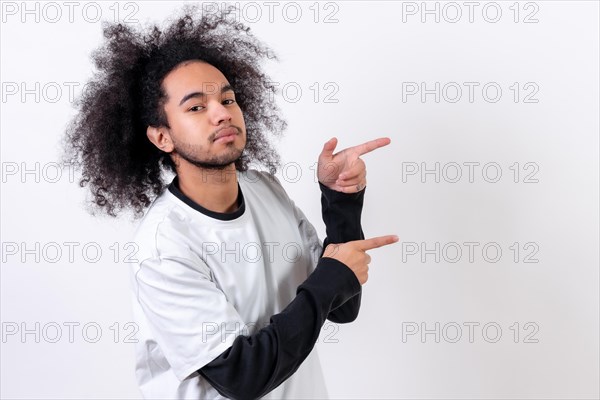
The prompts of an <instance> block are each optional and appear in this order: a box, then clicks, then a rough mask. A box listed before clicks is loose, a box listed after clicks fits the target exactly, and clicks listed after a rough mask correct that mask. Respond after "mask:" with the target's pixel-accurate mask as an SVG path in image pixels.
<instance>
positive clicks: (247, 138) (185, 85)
mask: <svg viewBox="0 0 600 400" xmlns="http://www.w3.org/2000/svg"><path fill="white" fill-rule="evenodd" d="M248 31H249V28H247V27H244V26H243V25H242V24H240V23H239V22H236V21H235V20H234V19H233V18H231V16H230V14H229V13H228V12H224V13H221V15H215V14H206V15H199V9H198V7H194V6H187V7H185V9H184V14H183V15H182V16H181V17H180V18H178V19H175V20H174V21H173V22H172V23H171V24H170V25H169V27H168V28H167V29H164V30H161V29H160V28H159V27H157V26H154V27H151V28H149V29H148V30H147V31H146V32H136V31H134V30H133V29H131V28H130V27H127V26H125V25H123V24H112V25H111V24H107V25H106V26H105V28H104V37H105V39H106V41H105V43H104V44H103V46H101V47H100V48H99V49H98V50H97V51H96V52H95V53H94V54H93V60H94V62H95V65H96V67H97V69H98V73H97V74H96V75H95V76H94V78H93V80H92V81H91V82H90V84H89V85H88V86H87V90H86V91H85V92H84V93H83V95H82V97H81V99H79V100H78V102H77V105H78V107H79V113H78V114H77V116H76V117H75V118H74V119H73V121H72V123H71V124H70V125H69V127H68V130H67V135H66V136H65V149H66V151H65V158H66V159H68V161H69V162H72V163H75V165H77V166H79V167H80V168H81V170H82V178H81V180H80V185H81V186H85V185H87V184H89V185H90V190H91V192H92V194H93V196H94V200H93V203H94V204H95V205H96V206H97V207H98V208H100V209H102V210H104V211H105V212H106V213H107V214H108V215H111V216H117V214H118V212H119V211H120V210H121V209H124V208H130V209H132V210H134V211H135V215H136V216H138V217H141V216H143V218H142V220H141V222H140V224H139V225H138V227H137V229H136V231H135V237H134V238H135V243H136V244H137V246H138V252H137V254H136V258H137V260H138V262H137V263H135V264H133V267H132V270H131V278H132V279H131V285H132V286H131V287H132V304H133V313H134V318H135V320H136V322H137V324H138V327H139V332H138V340H139V342H138V344H137V345H136V346H137V347H136V357H137V362H136V378H137V381H138V384H139V387H140V390H141V392H142V394H143V396H144V397H145V398H153V399H154V398H178V399H184V398H185V399H209V398H210V399H212V398H236V399H237V398H240V399H250V398H261V397H265V398H325V397H327V390H326V386H325V382H324V379H323V375H322V372H321V367H320V363H319V359H318V355H317V353H316V351H315V350H313V347H314V345H315V343H316V341H317V338H318V336H319V332H320V330H321V328H322V326H323V324H324V322H325V320H326V319H328V320H330V321H333V322H336V323H347V322H351V321H353V320H355V319H356V317H357V315H358V311H359V307H360V303H361V293H362V290H361V288H362V286H361V285H362V284H364V283H365V282H366V280H367V277H368V276H367V271H368V264H369V262H370V256H369V255H368V254H367V253H366V251H367V250H369V249H373V248H376V247H380V246H383V245H387V244H391V243H394V242H396V241H397V240H398V238H397V237H396V236H395V235H389V236H381V237H376V238H371V239H365V237H364V234H363V231H362V228H361V222H360V217H361V211H362V205H363V198H364V193H365V186H366V168H365V164H364V162H363V161H362V160H361V159H360V158H359V157H360V155H362V154H365V153H367V152H369V151H372V150H375V149H377V148H379V147H381V146H385V145H387V144H389V143H390V140H389V138H380V139H376V140H373V141H369V142H367V143H364V144H362V145H359V146H355V147H351V148H348V149H345V150H343V151H340V152H338V153H336V154H334V150H335V147H336V144H337V143H336V139H335V138H332V139H331V140H329V141H327V142H326V143H325V144H324V146H323V150H322V152H321V154H320V155H319V159H318V173H317V176H318V180H319V187H320V189H321V204H322V215H323V220H324V222H325V225H326V234H327V237H326V238H325V240H324V241H323V242H322V243H321V241H320V240H319V238H318V237H317V233H316V231H315V229H314V227H313V225H312V224H311V223H310V222H309V221H308V220H307V219H306V217H305V215H304V214H303V213H302V211H301V210H300V209H299V208H298V207H296V206H295V204H294V202H293V201H292V200H291V199H290V198H289V197H288V196H287V194H286V192H285V190H284V189H283V187H282V185H281V184H280V182H279V180H278V179H277V178H275V176H274V174H275V172H276V171H277V167H278V166H279V163H280V161H279V157H278V155H277V153H276V152H275V151H274V150H273V148H272V147H271V145H270V144H269V141H268V140H267V133H268V132H271V133H273V134H275V135H277V134H280V133H281V132H282V131H283V130H284V129H285V127H286V123H285V122H284V121H283V120H282V119H281V118H280V117H279V116H278V109H277V107H276V106H275V105H274V103H273V102H272V101H269V97H270V96H272V94H273V93H274V91H275V89H274V86H273V85H272V84H270V83H269V79H268V77H267V76H266V75H265V74H264V73H263V72H261V70H260V68H259V65H258V62H259V60H260V59H261V58H264V57H265V56H266V57H268V58H276V57H275V56H274V55H272V53H271V51H270V50H269V49H268V48H266V47H265V46H263V45H262V44H260V43H259V42H258V41H257V40H256V39H255V38H254V37H253V36H252V35H251V34H250V33H249V32H248ZM251 162H255V163H258V164H263V165H264V166H266V167H267V168H268V171H259V170H256V169H251V168H250V163H251ZM163 170H166V171H170V172H173V173H174V174H175V177H174V178H173V179H172V181H171V182H170V183H169V184H168V185H167V184H166V183H165V182H164V181H163V176H162V175H163ZM146 209H147V212H146V214H145V215H143V214H144V210H146ZM290 249H291V251H290Z"/></svg>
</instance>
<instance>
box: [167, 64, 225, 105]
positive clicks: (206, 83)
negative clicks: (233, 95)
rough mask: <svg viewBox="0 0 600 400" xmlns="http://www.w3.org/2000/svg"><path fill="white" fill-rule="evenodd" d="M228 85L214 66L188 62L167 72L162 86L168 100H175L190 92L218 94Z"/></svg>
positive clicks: (223, 76)
mask: <svg viewBox="0 0 600 400" xmlns="http://www.w3.org/2000/svg"><path fill="white" fill-rule="evenodd" d="M228 83H229V81H228V80H227V78H225V75H223V73H221V71H219V70H218V69H217V68H215V67H214V66H212V65H210V64H208V63H205V62H202V61H188V62H185V63H182V64H179V65H178V66H177V67H175V68H174V69H173V70H172V71H171V72H169V73H168V74H167V75H166V76H165V78H164V79H163V84H162V86H163V89H164V90H165V92H166V93H167V96H168V97H169V99H170V100H177V99H178V98H179V97H181V95H184V94H185V93H188V92H190V91H198V92H204V93H206V94H207V95H211V94H218V93H219V92H220V90H221V88H222V87H223V86H225V85H226V84H228ZM177 101H179V100H177Z"/></svg>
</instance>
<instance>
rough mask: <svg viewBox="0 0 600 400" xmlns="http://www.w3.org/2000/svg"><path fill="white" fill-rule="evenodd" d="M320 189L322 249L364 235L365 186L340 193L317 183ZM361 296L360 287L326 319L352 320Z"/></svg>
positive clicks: (356, 314)
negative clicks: (362, 224) (323, 224)
mask: <svg viewBox="0 0 600 400" xmlns="http://www.w3.org/2000/svg"><path fill="white" fill-rule="evenodd" d="M319 187H320V189H321V210H322V214H323V222H325V229H326V234H327V237H326V238H325V240H324V241H323V250H322V252H321V256H323V252H324V251H325V248H326V247H327V245H328V244H330V243H346V242H348V241H351V240H361V239H364V238H365V235H364V233H363V231H362V227H361V223H360V217H361V212H362V207H363V202H364V196H365V189H363V190H361V191H360V192H357V193H342V192H338V191H335V190H333V189H329V188H328V187H326V186H325V185H323V184H322V183H321V182H319ZM361 296H362V287H361V290H360V291H359V292H358V293H357V294H356V295H355V296H353V297H352V298H350V299H349V300H348V301H347V302H345V303H344V304H342V305H341V306H340V307H338V308H335V309H333V310H332V311H331V312H330V313H329V315H328V316H327V319H328V320H330V321H332V322H336V323H347V322H352V321H354V320H355V319H356V317H357V316H358V311H359V309H360V302H361Z"/></svg>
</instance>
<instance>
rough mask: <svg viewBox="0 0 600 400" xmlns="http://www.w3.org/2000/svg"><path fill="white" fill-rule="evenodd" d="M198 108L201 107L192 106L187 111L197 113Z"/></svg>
mask: <svg viewBox="0 0 600 400" xmlns="http://www.w3.org/2000/svg"><path fill="white" fill-rule="evenodd" d="M198 107H202V106H193V107H190V109H189V110H188V111H198V110H197V108H198Z"/></svg>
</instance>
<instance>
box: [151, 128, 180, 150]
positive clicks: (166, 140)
mask: <svg viewBox="0 0 600 400" xmlns="http://www.w3.org/2000/svg"><path fill="white" fill-rule="evenodd" d="M146 136H148V139H149V140H150V141H151V142H152V143H153V144H154V145H155V146H156V147H158V148H159V149H160V150H162V151H164V152H165V153H170V152H172V151H173V149H174V146H173V142H172V141H171V136H170V135H169V133H168V132H166V130H165V128H164V127H160V128H157V127H155V126H149V127H148V128H147V129H146Z"/></svg>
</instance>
